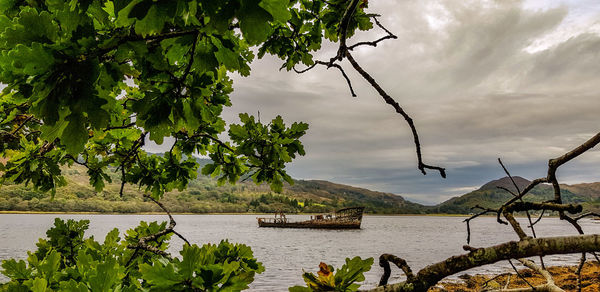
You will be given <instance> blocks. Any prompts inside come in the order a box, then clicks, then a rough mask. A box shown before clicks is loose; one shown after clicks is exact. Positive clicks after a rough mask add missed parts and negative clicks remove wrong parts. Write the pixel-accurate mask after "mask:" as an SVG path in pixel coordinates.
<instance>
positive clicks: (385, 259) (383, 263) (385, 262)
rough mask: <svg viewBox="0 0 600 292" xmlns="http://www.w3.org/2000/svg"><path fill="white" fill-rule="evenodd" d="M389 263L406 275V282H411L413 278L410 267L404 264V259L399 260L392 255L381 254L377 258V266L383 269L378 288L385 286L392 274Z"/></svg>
mask: <svg viewBox="0 0 600 292" xmlns="http://www.w3.org/2000/svg"><path fill="white" fill-rule="evenodd" d="M390 262H392V263H394V264H395V265H396V266H397V267H398V268H400V269H401V270H402V271H403V272H404V274H405V275H406V280H407V281H412V280H414V278H415V275H414V274H413V272H412V270H411V268H410V266H408V264H407V263H406V261H405V260H404V259H401V258H399V257H397V256H395V255H392V254H382V255H381V256H379V266H380V267H382V268H383V275H382V276H381V280H379V286H382V285H386V284H387V282H388V279H389V278H390V275H391V273H392V271H391V268H390Z"/></svg>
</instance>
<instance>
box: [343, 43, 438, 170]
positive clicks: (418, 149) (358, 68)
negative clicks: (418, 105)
mask: <svg viewBox="0 0 600 292" xmlns="http://www.w3.org/2000/svg"><path fill="white" fill-rule="evenodd" d="M345 56H346V58H347V59H348V61H349V62H350V64H352V67H354V69H355V70H356V71H357V72H358V73H359V74H360V75H361V76H362V77H363V78H364V79H365V80H366V81H367V82H368V83H369V84H371V86H372V87H373V88H374V89H375V90H377V92H378V93H379V95H380V96H381V97H382V98H383V99H384V100H385V102H386V103H387V104H389V105H391V106H392V107H393V108H394V109H395V110H396V112H397V113H399V114H400V115H401V116H402V117H403V118H404V120H406V122H407V123H408V126H409V127H410V129H411V131H412V134H413V140H414V143H415V148H416V152H417V160H418V168H419V170H421V172H422V173H423V174H427V172H426V171H425V169H431V170H437V171H439V172H440V175H441V176H442V177H443V178H446V170H445V169H444V168H442V167H439V166H432V165H428V164H425V163H424V162H423V157H422V155H421V143H420V142H419V134H418V133H417V128H416V127H415V124H414V122H413V120H412V118H411V117H410V116H409V115H408V114H407V113H406V112H405V111H404V109H403V108H402V107H401V106H400V104H398V102H396V101H395V100H394V99H393V98H392V97H391V96H390V95H389V94H387V92H385V90H383V88H381V86H379V84H378V83H377V81H375V79H374V78H373V77H372V76H371V75H370V74H369V73H367V72H366V71H365V70H364V69H363V68H362V67H361V66H360V65H359V64H358V63H357V62H356V60H354V58H353V57H352V54H350V52H349V51H348V50H346V54H345Z"/></svg>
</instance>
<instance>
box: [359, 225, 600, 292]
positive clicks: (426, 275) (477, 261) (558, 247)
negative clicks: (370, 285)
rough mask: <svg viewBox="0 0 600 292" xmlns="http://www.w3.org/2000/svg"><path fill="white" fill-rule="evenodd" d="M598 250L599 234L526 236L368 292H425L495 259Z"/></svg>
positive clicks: (444, 263)
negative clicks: (410, 279)
mask: <svg viewBox="0 0 600 292" xmlns="http://www.w3.org/2000/svg"><path fill="white" fill-rule="evenodd" d="M598 250H600V234H594V235H578V236H561V237H547V238H528V239H525V240H522V241H511V242H507V243H503V244H499V245H496V246H491V247H487V248H480V249H477V250H475V251H473V252H470V253H468V254H464V255H459V256H453V257H451V258H448V259H446V260H444V261H441V262H438V263H436V264H432V265H429V266H427V267H425V268H423V269H422V270H420V271H419V272H418V273H417V274H416V275H415V279H414V280H413V281H404V282H401V283H396V284H390V285H385V286H380V287H377V288H374V289H372V290H369V291H374V292H375V291H426V290H427V289H428V288H429V287H432V286H434V285H435V284H436V283H437V282H439V281H440V280H442V279H443V278H445V277H447V276H450V275H453V274H456V273H459V272H462V271H466V270H468V269H470V268H474V267H478V266H482V265H487V264H493V263H496V262H498V261H502V260H508V259H514V258H527V257H532V256H541V255H553V254H569V253H579V252H593V251H598Z"/></svg>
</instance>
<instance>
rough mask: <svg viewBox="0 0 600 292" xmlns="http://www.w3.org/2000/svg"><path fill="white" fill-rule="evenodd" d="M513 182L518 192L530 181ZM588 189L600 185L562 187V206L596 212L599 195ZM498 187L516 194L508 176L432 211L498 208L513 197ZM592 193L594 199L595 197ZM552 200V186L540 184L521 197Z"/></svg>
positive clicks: (453, 211) (599, 206)
mask: <svg viewBox="0 0 600 292" xmlns="http://www.w3.org/2000/svg"><path fill="white" fill-rule="evenodd" d="M514 179H515V182H516V183H517V185H518V186H519V189H521V190H522V189H524V188H525V186H527V185H528V184H529V183H530V181H529V180H527V179H524V178H522V177H514ZM591 186H594V187H598V188H600V183H594V184H578V185H572V186H563V187H562V188H561V193H562V197H563V201H564V202H565V203H580V204H582V205H583V207H584V210H588V211H596V210H599V209H600V200H599V199H598V194H597V193H594V191H593V189H591ZM498 187H504V188H507V189H509V190H511V191H513V192H515V193H516V190H515V187H514V186H513V184H512V182H511V181H510V179H509V178H508V177H504V178H501V179H498V180H494V181H491V182H489V183H487V184H485V185H483V186H482V187H481V188H479V189H478V190H475V191H472V192H470V193H467V194H465V195H462V196H460V197H454V198H452V199H450V200H448V201H445V202H443V203H441V204H439V205H437V206H435V207H433V209H432V210H431V212H434V213H448V214H469V213H471V212H473V211H472V210H471V208H472V207H474V206H477V205H479V206H482V207H485V208H498V207H500V206H501V205H502V204H503V203H504V202H506V201H508V200H509V199H511V198H512V197H513V196H512V195H511V194H510V193H509V192H507V191H505V190H503V189H500V188H498ZM592 194H595V197H594V195H592ZM553 198H554V190H553V188H552V186H550V185H547V184H542V185H538V186H536V187H535V188H534V189H533V190H531V191H530V192H529V194H527V195H526V196H525V198H524V200H525V201H529V202H531V201H536V202H543V201H548V200H552V199H553Z"/></svg>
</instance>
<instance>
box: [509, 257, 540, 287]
mask: <svg viewBox="0 0 600 292" xmlns="http://www.w3.org/2000/svg"><path fill="white" fill-rule="evenodd" d="M508 263H509V264H510V266H511V267H512V268H513V270H515V273H516V274H517V276H519V278H521V280H523V281H525V283H527V285H529V287H531V288H532V289H534V290H535V288H534V287H533V285H531V283H529V281H527V279H525V277H523V275H521V273H519V270H517V267H515V265H514V264H513V263H512V261H511V260H508Z"/></svg>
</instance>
